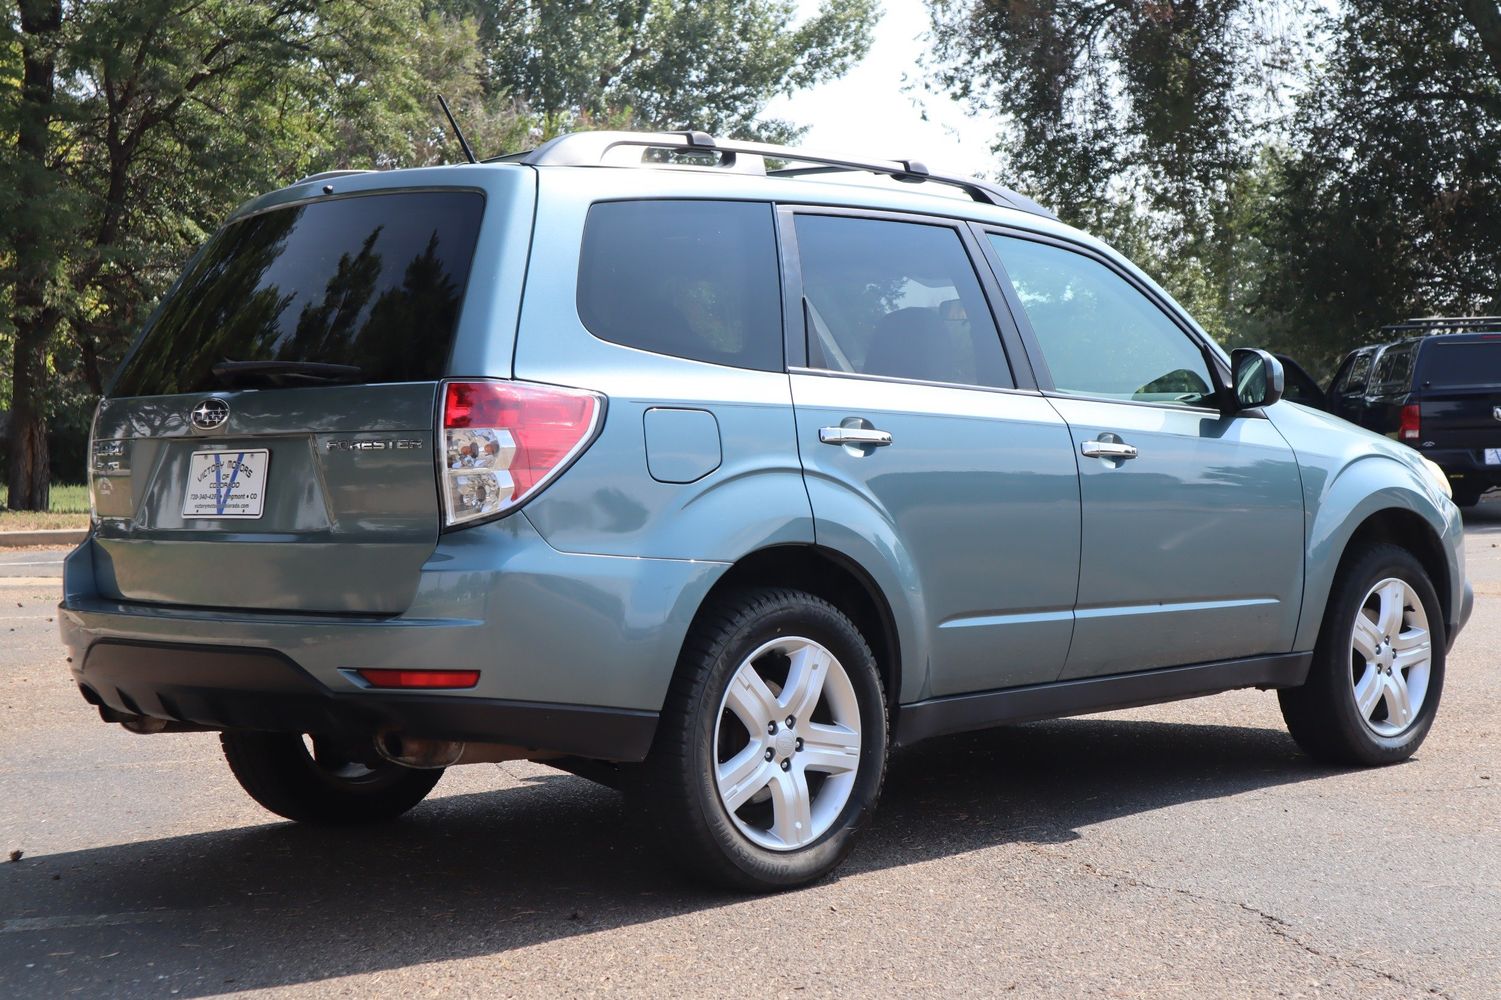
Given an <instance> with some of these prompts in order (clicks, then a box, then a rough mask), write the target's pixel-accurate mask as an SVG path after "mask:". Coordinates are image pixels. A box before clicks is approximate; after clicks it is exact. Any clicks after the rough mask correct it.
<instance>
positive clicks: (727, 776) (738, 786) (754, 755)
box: [719, 741, 778, 812]
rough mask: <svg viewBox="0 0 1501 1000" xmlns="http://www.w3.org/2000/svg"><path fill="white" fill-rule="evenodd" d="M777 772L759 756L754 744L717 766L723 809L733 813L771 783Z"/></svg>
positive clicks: (759, 749)
mask: <svg viewBox="0 0 1501 1000" xmlns="http://www.w3.org/2000/svg"><path fill="white" fill-rule="evenodd" d="M777 773H778V772H777V770H776V768H775V767H773V765H772V764H771V763H769V762H768V761H767V760H766V758H765V757H764V756H762V754H761V747H760V746H759V745H758V744H757V743H756V742H754V741H753V742H751V743H750V744H748V745H747V746H746V747H745V749H744V750H741V751H740V752H739V753H737V754H736V755H735V756H733V757H731V758H730V759H729V760H727V761H725V762H724V763H723V764H720V765H719V794H720V797H721V798H722V799H723V800H724V804H725V808H726V809H728V810H729V811H730V812H734V811H735V810H737V809H739V808H740V807H741V806H743V805H745V803H746V802H748V801H749V800H750V797H751V796H752V795H755V794H756V793H757V792H759V791H760V790H761V789H763V788H765V787H766V785H767V783H768V782H769V781H771V779H772V776H773V775H775V774H777Z"/></svg>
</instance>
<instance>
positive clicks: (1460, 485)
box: [1449, 480, 1490, 507]
mask: <svg viewBox="0 0 1501 1000" xmlns="http://www.w3.org/2000/svg"><path fill="white" fill-rule="evenodd" d="M1449 488H1450V489H1451V490H1453V491H1454V504H1455V506H1457V507H1473V506H1475V505H1476V504H1477V503H1479V502H1480V498H1481V497H1483V496H1485V491H1486V490H1488V489H1490V487H1489V486H1485V485H1470V484H1468V483H1464V482H1454V481H1452V480H1451V481H1450V483H1449Z"/></svg>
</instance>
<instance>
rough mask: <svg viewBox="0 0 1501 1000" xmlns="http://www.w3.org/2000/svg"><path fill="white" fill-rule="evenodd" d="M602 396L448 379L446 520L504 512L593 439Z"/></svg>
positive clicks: (442, 444) (443, 431)
mask: <svg viewBox="0 0 1501 1000" xmlns="http://www.w3.org/2000/svg"><path fill="white" fill-rule="evenodd" d="M603 413H604V397H603V396H600V395H599V394H597V393H593V392H585V391H584V390H581V389H563V388H559V387H557V386H547V385H525V384H522V383H519V382H449V383H448V384H447V385H446V386H445V387H444V393H443V416H442V426H441V428H440V429H439V434H440V438H439V441H438V447H439V455H440V458H441V461H442V462H443V471H442V477H443V482H442V484H441V489H442V492H443V511H444V523H445V525H448V526H452V525H456V524H463V523H464V522H466V521H473V520H476V519H478V518H482V517H493V516H495V515H497V514H503V513H505V512H506V511H508V510H510V509H511V508H513V507H515V506H517V505H518V504H520V503H521V502H523V501H524V500H526V499H527V498H529V497H531V496H532V495H533V494H535V493H537V492H539V491H540V490H541V489H542V488H543V487H544V486H546V485H547V483H548V482H549V481H551V480H552V479H553V478H554V477H555V476H556V475H557V474H558V473H559V472H561V471H562V470H563V469H564V468H566V467H567V465H568V463H569V462H571V461H573V459H574V458H575V457H577V455H578V454H579V453H580V452H582V451H583V450H584V449H585V448H587V447H588V446H589V442H591V441H592V440H594V433H595V431H596V430H598V428H599V423H600V418H601V416H602V415H603Z"/></svg>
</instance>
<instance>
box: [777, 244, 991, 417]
mask: <svg viewBox="0 0 1501 1000" xmlns="http://www.w3.org/2000/svg"><path fill="white" fill-rule="evenodd" d="M796 227H797V249H798V258H799V260H800V261H801V264H802V279H803V299H804V302H803V307H804V308H803V311H804V314H805V316H806V321H807V335H808V366H809V367H810V368H821V369H825V370H828V371H837V372H847V373H852V374H860V375H885V376H890V377H895V378H908V379H918V380H921V381H925V382H946V383H954V384H958V385H979V386H990V387H995V388H1009V387H1011V386H1012V384H1013V383H1012V381H1011V370H1010V368H1009V367H1008V366H1007V364H1006V355H1005V352H1004V350H1003V349H1002V348H1001V340H1000V334H999V333H998V332H997V330H996V326H995V322H994V320H993V319H992V318H991V315H990V307H989V304H988V303H987V301H986V299H985V295H984V293H983V292H982V291H981V290H980V281H979V279H978V278H977V277H976V276H975V269H974V265H973V264H972V263H971V262H970V258H969V253H968V252H967V251H966V250H965V249H964V241H963V240H962V239H961V237H960V236H959V233H958V232H957V231H955V230H954V229H952V228H950V227H948V226H940V225H926V224H921V223H913V222H899V221H892V220H889V219H860V218H853V217H849V216H833V215H799V216H797V221H796Z"/></svg>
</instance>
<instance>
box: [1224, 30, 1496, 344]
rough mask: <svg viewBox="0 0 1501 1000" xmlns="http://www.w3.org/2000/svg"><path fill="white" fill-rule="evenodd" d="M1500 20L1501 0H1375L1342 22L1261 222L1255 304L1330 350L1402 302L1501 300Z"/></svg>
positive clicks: (1446, 307)
mask: <svg viewBox="0 0 1501 1000" xmlns="http://www.w3.org/2000/svg"><path fill="white" fill-rule="evenodd" d="M1487 14H1488V15H1489V16H1487ZM1498 24H1501V12H1498V9H1497V4H1496V3H1495V2H1494V0H1486V2H1476V0H1466V2H1463V3H1428V2H1422V0H1371V2H1365V3H1360V4H1351V5H1349V6H1348V7H1347V8H1346V9H1345V11H1344V12H1343V13H1342V14H1341V15H1340V16H1339V17H1338V18H1337V20H1335V21H1334V22H1333V23H1332V24H1330V25H1329V26H1328V30H1329V32H1330V34H1331V36H1332V38H1333V39H1334V41H1333V44H1332V46H1331V48H1330V51H1329V53H1328V56H1327V58H1326V60H1325V62H1324V63H1323V65H1322V66H1321V68H1320V69H1319V71H1318V75H1317V76H1316V77H1315V78H1314V80H1313V81H1312V83H1311V85H1310V86H1309V87H1308V88H1307V89H1306V90H1305V92H1304V94H1303V96H1302V98H1301V100H1300V101H1299V104H1298V108H1297V113H1296V116H1295V118H1294V127H1293V129H1292V130H1291V131H1292V136H1293V139H1292V141H1291V143H1290V146H1289V148H1287V149H1285V150H1282V151H1279V152H1278V154H1277V156H1276V158H1275V160H1276V162H1275V173H1274V178H1273V188H1272V190H1271V191H1270V192H1269V197H1268V198H1267V200H1266V206H1265V208H1266V210H1265V211H1264V212H1263V213H1261V214H1260V215H1259V216H1258V217H1257V218H1256V219H1254V220H1249V221H1250V223H1251V228H1252V231H1253V232H1254V233H1255V235H1256V238H1257V240H1258V241H1259V243H1260V244H1261V246H1262V247H1264V248H1265V249H1266V252H1267V267H1266V269H1265V270H1264V272H1263V273H1262V275H1261V277H1260V281H1259V283H1258V289H1257V294H1256V295H1255V297H1254V299H1253V300H1252V303H1251V308H1253V309H1254V310H1255V311H1256V312H1258V313H1259V314H1260V315H1262V316H1263V317H1267V318H1268V322H1269V324H1270V325H1271V326H1272V327H1273V328H1274V330H1275V336H1276V337H1277V338H1278V339H1280V340H1282V341H1283V342H1287V343H1292V342H1300V343H1302V344H1304V345H1306V349H1307V350H1308V351H1309V353H1310V354H1313V355H1315V358H1314V360H1315V362H1316V363H1319V364H1322V365H1323V366H1325V367H1326V368H1327V366H1328V365H1329V363H1330V362H1332V361H1333V360H1334V359H1335V358H1336V357H1337V356H1338V355H1339V354H1340V353H1342V352H1343V351H1345V350H1348V349H1349V348H1350V347H1352V346H1354V345H1356V344H1358V343H1361V342H1365V341H1368V340H1369V339H1370V338H1372V337H1373V336H1375V335H1376V330H1377V328H1378V327H1379V326H1380V325H1381V324H1382V323H1386V322H1390V321H1391V320H1393V319H1396V318H1400V317H1403V316H1407V315H1413V314H1419V313H1475V312H1481V313H1495V312H1501V60H1498V59H1497V56H1498V55H1501V45H1498V44H1497V43H1501V35H1497V34H1496V33H1495V32H1496V28H1497V25H1498ZM1488 35H1489V37H1488Z"/></svg>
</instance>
